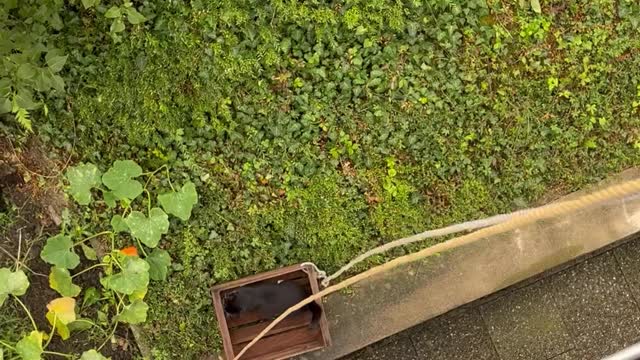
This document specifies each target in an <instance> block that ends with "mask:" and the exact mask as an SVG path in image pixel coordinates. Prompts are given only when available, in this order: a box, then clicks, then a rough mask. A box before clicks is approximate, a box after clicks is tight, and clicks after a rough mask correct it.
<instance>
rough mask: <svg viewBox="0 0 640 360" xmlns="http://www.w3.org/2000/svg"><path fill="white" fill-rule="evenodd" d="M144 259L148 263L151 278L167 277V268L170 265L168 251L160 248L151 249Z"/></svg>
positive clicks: (161, 279) (163, 278)
mask: <svg viewBox="0 0 640 360" xmlns="http://www.w3.org/2000/svg"><path fill="white" fill-rule="evenodd" d="M145 260H146V261H147V262H148V263H149V277H150V278H151V280H156V281H164V280H165V279H166V278H167V268H168V267H169V265H171V257H170V256H169V253H168V252H166V251H165V250H162V249H153V251H152V252H151V254H149V256H147V257H146V258H145Z"/></svg>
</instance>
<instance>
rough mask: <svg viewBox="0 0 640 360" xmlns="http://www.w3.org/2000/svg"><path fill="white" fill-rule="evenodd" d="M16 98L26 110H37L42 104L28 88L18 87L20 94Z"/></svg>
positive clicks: (19, 104) (18, 103) (17, 102)
mask: <svg viewBox="0 0 640 360" xmlns="http://www.w3.org/2000/svg"><path fill="white" fill-rule="evenodd" d="M14 99H15V101H16V104H17V105H18V106H19V107H21V108H23V109H26V110H35V109H37V108H38V107H39V106H40V105H39V104H38V103H36V102H35V101H34V100H33V93H32V92H31V90H29V89H27V88H20V89H18V94H17V95H16V96H15V98H14Z"/></svg>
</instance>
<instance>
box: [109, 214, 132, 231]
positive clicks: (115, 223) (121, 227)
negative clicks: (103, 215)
mask: <svg viewBox="0 0 640 360" xmlns="http://www.w3.org/2000/svg"><path fill="white" fill-rule="evenodd" d="M111 227H112V228H113V231H115V232H116V233H119V232H125V233H126V232H129V227H128V226H127V223H126V222H125V221H124V218H123V217H122V215H114V216H113V217H112V218H111Z"/></svg>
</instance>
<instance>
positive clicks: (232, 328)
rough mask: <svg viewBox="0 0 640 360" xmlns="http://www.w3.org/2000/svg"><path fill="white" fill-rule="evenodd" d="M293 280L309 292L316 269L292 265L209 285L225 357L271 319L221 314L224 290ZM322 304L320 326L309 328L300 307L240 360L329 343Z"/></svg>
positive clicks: (266, 359)
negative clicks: (299, 309)
mask: <svg viewBox="0 0 640 360" xmlns="http://www.w3.org/2000/svg"><path fill="white" fill-rule="evenodd" d="M280 280H293V281H295V282H297V283H299V284H301V285H303V286H305V288H306V289H307V291H308V293H309V295H310V294H315V293H317V292H318V291H320V289H319V285H318V280H317V273H316V272H315V270H314V269H313V268H312V267H309V266H304V267H303V266H302V265H293V266H289V267H285V268H281V269H277V270H273V271H269V272H265V273H261V274H257V275H253V276H249V277H246V278H242V279H239V280H235V281H230V282H228V283H224V284H221V285H216V286H214V287H213V288H211V295H212V297H213V305H214V308H215V311H216V317H217V318H218V326H219V327H220V332H221V335H222V342H223V345H224V353H225V357H226V358H227V360H231V359H233V357H234V356H235V355H236V354H237V353H239V352H240V351H241V350H242V348H244V347H245V346H246V345H247V344H248V343H249V342H250V341H251V340H253V338H254V337H255V336H256V335H258V334H259V333H260V332H261V331H262V330H264V328H266V327H267V325H269V323H270V322H271V321H270V319H261V318H260V317H259V316H258V315H257V314H246V315H245V316H241V317H239V318H234V319H229V318H227V317H225V314H224V308H223V304H222V299H223V297H224V294H225V293H226V292H227V291H231V290H234V289H237V288H239V287H242V286H245V285H249V284H255V283H259V282H263V281H268V282H278V281H280ZM319 305H320V307H322V316H321V317H320V326H319V328H318V329H311V328H309V326H308V324H309V323H310V322H311V312H310V311H309V310H302V311H299V312H296V313H293V314H291V315H289V316H288V317H287V318H286V319H284V320H283V321H282V322H281V323H280V324H278V325H277V326H276V327H275V328H273V329H272V330H271V331H269V333H267V335H266V336H265V337H263V338H262V339H261V340H260V341H258V342H257V343H256V344H255V345H253V346H252V347H251V348H250V349H249V351H247V352H246V353H245V354H244V355H243V356H242V360H278V359H287V358H290V357H293V356H296V355H300V354H303V353H306V352H309V351H314V350H319V349H322V348H324V347H327V346H329V345H330V344H331V338H330V336H329V325H328V323H327V318H326V316H325V314H324V306H323V305H322V303H319Z"/></svg>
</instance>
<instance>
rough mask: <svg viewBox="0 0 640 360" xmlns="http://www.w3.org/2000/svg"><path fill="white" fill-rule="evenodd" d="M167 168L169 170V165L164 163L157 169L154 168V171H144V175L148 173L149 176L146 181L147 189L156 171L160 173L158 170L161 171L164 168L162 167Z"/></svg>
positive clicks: (145, 186)
mask: <svg viewBox="0 0 640 360" xmlns="http://www.w3.org/2000/svg"><path fill="white" fill-rule="evenodd" d="M165 168H166V169H167V170H168V169H169V167H168V166H167V164H164V165H162V166H160V167H159V168H157V169H155V170H153V171H152V172H147V173H143V174H142V175H147V176H148V178H147V182H145V183H144V188H145V189H146V188H147V185H149V181H151V177H152V176H153V175H155V174H156V173H158V171H160V170H162V169H165Z"/></svg>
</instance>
